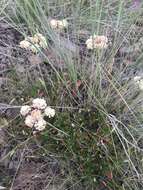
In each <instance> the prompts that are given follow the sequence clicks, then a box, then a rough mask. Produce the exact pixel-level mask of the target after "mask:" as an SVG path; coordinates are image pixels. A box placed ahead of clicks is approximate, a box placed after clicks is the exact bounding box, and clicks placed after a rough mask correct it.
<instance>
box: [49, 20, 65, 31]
mask: <svg viewBox="0 0 143 190" xmlns="http://www.w3.org/2000/svg"><path fill="white" fill-rule="evenodd" d="M49 24H50V26H51V28H52V29H59V30H62V29H64V28H67V27H68V21H67V20H66V19H63V20H56V19H51V20H50V22H49Z"/></svg>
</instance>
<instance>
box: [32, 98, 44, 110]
mask: <svg viewBox="0 0 143 190" xmlns="http://www.w3.org/2000/svg"><path fill="white" fill-rule="evenodd" d="M32 107H33V108H36V109H45V108H46V107H47V103H46V101H45V100H44V99H42V98H36V99H34V100H33V101H32Z"/></svg>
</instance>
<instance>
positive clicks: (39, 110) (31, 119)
mask: <svg viewBox="0 0 143 190" xmlns="http://www.w3.org/2000/svg"><path fill="white" fill-rule="evenodd" d="M20 113H21V115H22V116H24V117H25V124H26V126H28V127H30V128H33V127H34V129H36V131H43V130H44V129H45V127H46V121H45V120H44V116H48V117H49V118H51V117H54V116H55V110H54V109H52V108H51V107H48V106H47V103H46V101H45V100H44V99H42V98H36V99H34V100H33V101H32V105H31V106H29V105H24V106H22V107H21V109H20Z"/></svg>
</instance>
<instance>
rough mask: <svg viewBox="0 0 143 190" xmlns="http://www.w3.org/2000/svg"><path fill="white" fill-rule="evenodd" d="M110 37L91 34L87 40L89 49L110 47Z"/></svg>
mask: <svg viewBox="0 0 143 190" xmlns="http://www.w3.org/2000/svg"><path fill="white" fill-rule="evenodd" d="M107 43H108V38H107V37H106V36H97V35H93V36H90V38H89V39H87V41H86V45H87V49H95V48H97V49H104V48H107V47H108V44H107Z"/></svg>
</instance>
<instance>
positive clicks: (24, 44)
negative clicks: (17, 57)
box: [19, 40, 30, 49]
mask: <svg viewBox="0 0 143 190" xmlns="http://www.w3.org/2000/svg"><path fill="white" fill-rule="evenodd" d="M19 46H20V47H21V48H25V49H28V48H29V47H30V42H28V41H27V40H23V41H21V42H20V44H19Z"/></svg>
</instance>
